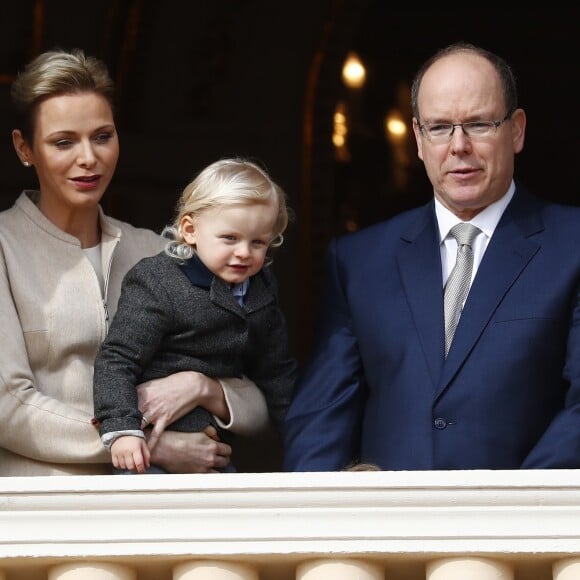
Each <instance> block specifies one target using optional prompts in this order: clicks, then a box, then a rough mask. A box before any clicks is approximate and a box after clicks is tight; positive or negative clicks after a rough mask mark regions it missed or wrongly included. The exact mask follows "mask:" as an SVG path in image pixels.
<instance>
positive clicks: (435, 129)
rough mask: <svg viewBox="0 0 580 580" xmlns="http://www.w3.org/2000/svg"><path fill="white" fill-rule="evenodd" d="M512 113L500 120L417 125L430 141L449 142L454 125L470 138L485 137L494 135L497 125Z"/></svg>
mask: <svg viewBox="0 0 580 580" xmlns="http://www.w3.org/2000/svg"><path fill="white" fill-rule="evenodd" d="M512 114H513V111H510V112H509V113H508V114H507V115H506V116H505V117H504V118H503V119H501V121H469V122H468V123H425V124H423V125H421V124H420V125H419V130H420V131H421V134H422V135H424V136H425V137H427V139H428V140H429V141H431V143H449V142H450V141H451V138H452V137H453V133H454V131H455V127H461V130H462V131H463V134H464V135H467V136H468V137H469V138H470V139H474V140H477V139H485V138H486V137H490V136H491V135H495V133H496V132H497V130H498V127H501V125H503V124H504V123H505V122H506V121H507V120H508V119H509V118H510V117H511V116H512Z"/></svg>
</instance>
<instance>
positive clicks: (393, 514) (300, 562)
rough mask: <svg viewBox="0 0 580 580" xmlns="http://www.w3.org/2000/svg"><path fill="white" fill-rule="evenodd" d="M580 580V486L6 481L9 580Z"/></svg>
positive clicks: (236, 477)
mask: <svg viewBox="0 0 580 580" xmlns="http://www.w3.org/2000/svg"><path fill="white" fill-rule="evenodd" d="M47 579H48V580H258V579H260V580H579V579H580V472H578V471H575V470H553V471H447V472H388V471H385V472H340V473H255V474H244V473H236V474H213V475H147V476H92V477H90V476H89V477H30V478H24V477H12V478H10V477H4V478H0V580H47Z"/></svg>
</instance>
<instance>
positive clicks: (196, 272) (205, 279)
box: [179, 254, 214, 289]
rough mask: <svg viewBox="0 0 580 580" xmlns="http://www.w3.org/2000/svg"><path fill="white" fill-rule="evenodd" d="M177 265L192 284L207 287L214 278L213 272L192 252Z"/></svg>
mask: <svg viewBox="0 0 580 580" xmlns="http://www.w3.org/2000/svg"><path fill="white" fill-rule="evenodd" d="M179 267H180V268H181V269H182V270H183V271H184V273H185V275H186V276H187V277H188V278H189V281H190V282H191V283H192V284H193V285H194V286H199V287H200V288H206V289H209V288H210V286H211V283H212V280H213V279H214V275H213V272H212V271H211V270H209V268H208V267H207V266H206V265H205V264H204V263H203V262H202V261H201V260H200V259H199V258H198V257H197V256H196V255H195V254H194V255H193V256H192V257H191V258H189V260H186V261H185V262H184V263H183V264H180V265H179Z"/></svg>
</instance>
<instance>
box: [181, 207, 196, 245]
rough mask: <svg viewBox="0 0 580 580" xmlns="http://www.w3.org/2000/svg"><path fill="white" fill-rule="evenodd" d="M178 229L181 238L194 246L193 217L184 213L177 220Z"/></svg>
mask: <svg viewBox="0 0 580 580" xmlns="http://www.w3.org/2000/svg"><path fill="white" fill-rule="evenodd" d="M179 230H180V231H181V235H182V236H183V239H184V240H185V241H186V242H187V243H188V244H189V245H190V246H195V241H196V235H195V218H194V217H193V216H192V215H190V214H188V215H184V216H183V217H182V218H181V221H180V222H179Z"/></svg>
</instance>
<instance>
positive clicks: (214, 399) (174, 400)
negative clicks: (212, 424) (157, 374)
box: [137, 371, 229, 455]
mask: <svg viewBox="0 0 580 580" xmlns="http://www.w3.org/2000/svg"><path fill="white" fill-rule="evenodd" d="M137 395H138V397H139V409H140V411H141V413H142V414H143V415H144V416H146V417H147V421H148V422H149V423H151V424H152V425H153V428H152V429H151V431H150V433H149V438H148V442H149V448H150V449H154V448H155V446H156V445H157V443H158V441H159V437H160V436H161V434H162V433H163V432H164V431H165V428H166V427H167V426H168V425H170V424H171V423H173V422H174V421H176V420H177V419H179V418H180V417H183V416H184V415H186V414H187V413H189V412H190V411H191V410H193V409H194V408H195V407H204V408H205V409H207V410H208V411H209V412H210V413H212V415H215V416H217V417H219V418H220V419H222V420H223V421H225V422H228V421H229V410H228V407H227V405H226V401H225V397H224V392H223V389H222V387H221V385H220V384H219V382H218V381H217V380H215V379H212V378H210V377H207V376H206V375H203V374H202V373H198V372H195V371H183V372H180V373H175V374H173V375H170V376H168V377H165V378H162V379H155V380H152V381H147V382H145V383H141V384H140V385H138V386H137ZM216 437H217V433H216ZM228 455H229V454H228Z"/></svg>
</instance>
